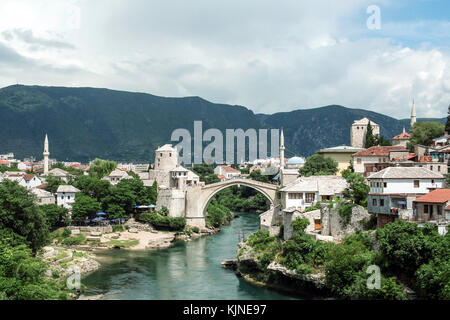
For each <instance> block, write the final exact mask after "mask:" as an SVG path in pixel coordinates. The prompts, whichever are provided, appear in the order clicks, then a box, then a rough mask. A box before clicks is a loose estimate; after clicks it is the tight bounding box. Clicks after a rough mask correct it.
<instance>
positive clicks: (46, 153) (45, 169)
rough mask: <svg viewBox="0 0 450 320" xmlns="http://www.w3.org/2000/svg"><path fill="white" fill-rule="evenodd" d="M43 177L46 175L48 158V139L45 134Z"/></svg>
mask: <svg viewBox="0 0 450 320" xmlns="http://www.w3.org/2000/svg"><path fill="white" fill-rule="evenodd" d="M43 155H44V176H46V175H48V156H49V155H50V152H48V137H47V134H45V141H44V153H43Z"/></svg>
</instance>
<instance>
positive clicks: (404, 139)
mask: <svg viewBox="0 0 450 320" xmlns="http://www.w3.org/2000/svg"><path fill="white" fill-rule="evenodd" d="M409 140H411V135H410V134H409V133H408V132H406V131H405V128H403V132H402V133H400V134H398V135H396V136H395V137H393V138H392V145H393V146H402V147H405V148H406V145H407V144H408V142H409Z"/></svg>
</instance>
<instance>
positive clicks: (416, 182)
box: [414, 180, 420, 188]
mask: <svg viewBox="0 0 450 320" xmlns="http://www.w3.org/2000/svg"><path fill="white" fill-rule="evenodd" d="M419 186H420V182H419V180H414V188H419Z"/></svg>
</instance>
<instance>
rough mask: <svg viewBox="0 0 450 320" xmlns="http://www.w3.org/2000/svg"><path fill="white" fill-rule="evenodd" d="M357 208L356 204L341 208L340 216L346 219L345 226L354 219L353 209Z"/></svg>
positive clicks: (347, 204) (348, 204) (345, 205)
mask: <svg viewBox="0 0 450 320" xmlns="http://www.w3.org/2000/svg"><path fill="white" fill-rule="evenodd" d="M354 206H356V204H354V203H346V204H344V205H342V206H340V207H339V209H338V210H339V215H340V216H341V217H342V219H344V223H345V225H347V224H349V223H350V221H351V219H352V209H353V207H354Z"/></svg>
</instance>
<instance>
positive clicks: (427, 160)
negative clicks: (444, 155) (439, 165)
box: [419, 156, 433, 162]
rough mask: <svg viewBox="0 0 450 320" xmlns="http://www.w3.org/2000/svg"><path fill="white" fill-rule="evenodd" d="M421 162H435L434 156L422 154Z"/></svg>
mask: <svg viewBox="0 0 450 320" xmlns="http://www.w3.org/2000/svg"><path fill="white" fill-rule="evenodd" d="M419 162H433V157H432V156H422V157H421V158H420V160H419Z"/></svg>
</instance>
